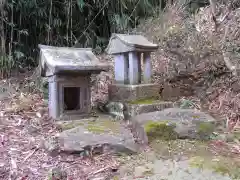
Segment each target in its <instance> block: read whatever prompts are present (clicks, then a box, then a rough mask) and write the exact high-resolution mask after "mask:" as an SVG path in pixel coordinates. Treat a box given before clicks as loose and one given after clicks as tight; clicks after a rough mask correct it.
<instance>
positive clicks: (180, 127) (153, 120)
mask: <svg viewBox="0 0 240 180" xmlns="http://www.w3.org/2000/svg"><path fill="white" fill-rule="evenodd" d="M215 122H216V120H215V119H214V118H213V117H212V116H210V115H208V114H206V113H204V112H201V111H197V110H194V109H180V108H167V109H164V110H162V111H155V112H150V113H144V114H140V115H137V116H135V117H133V118H132V119H131V123H132V132H133V134H134V137H136V138H137V139H138V140H139V141H141V142H142V143H144V144H147V143H148V141H149V139H158V138H159V139H162V138H163V139H168V138H170V139H171V138H181V139H184V138H187V139H201V140H205V139H209V138H210V135H211V134H212V133H213V131H214V129H215V127H216V126H215V125H216V124H215ZM150 127H151V128H152V129H149V128H150ZM159 128H162V129H161V130H160V129H159ZM166 129H168V131H166V132H165V130H166ZM163 130H164V131H163ZM150 134H151V135H150ZM172 135H174V137H173V136H172ZM166 136H169V137H166ZM170 136H172V137H170Z"/></svg>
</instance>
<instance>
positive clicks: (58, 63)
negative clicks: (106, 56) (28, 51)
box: [39, 45, 109, 77]
mask: <svg viewBox="0 0 240 180" xmlns="http://www.w3.org/2000/svg"><path fill="white" fill-rule="evenodd" d="M39 48H40V60H41V64H40V65H41V75H42V76H45V77H47V76H52V75H56V74H59V73H66V72H68V73H69V72H75V73H80V72H84V71H85V72H86V71H88V72H91V71H92V72H101V71H108V70H109V65H108V64H107V63H106V62H105V63H103V62H100V61H99V59H98V58H97V57H96V56H95V55H94V54H93V52H92V49H91V48H70V47H54V46H46V45H39Z"/></svg>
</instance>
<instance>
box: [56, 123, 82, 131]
mask: <svg viewBox="0 0 240 180" xmlns="http://www.w3.org/2000/svg"><path fill="white" fill-rule="evenodd" d="M83 125H84V123H83V122H79V121H71V122H67V123H62V124H60V127H61V129H62V130H63V131H65V130H68V129H73V128H75V127H78V126H83Z"/></svg>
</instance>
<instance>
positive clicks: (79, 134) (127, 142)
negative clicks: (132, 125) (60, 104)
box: [45, 116, 139, 154]
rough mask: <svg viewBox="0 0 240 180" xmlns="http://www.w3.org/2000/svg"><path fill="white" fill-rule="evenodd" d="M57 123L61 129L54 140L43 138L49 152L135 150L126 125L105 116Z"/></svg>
mask: <svg viewBox="0 0 240 180" xmlns="http://www.w3.org/2000/svg"><path fill="white" fill-rule="evenodd" d="M59 126H60V127H61V129H62V130H63V131H62V132H61V133H59V134H57V135H56V137H55V140H54V141H52V138H50V139H47V140H46V141H45V149H47V150H48V151H50V152H51V151H53V150H54V151H55V152H58V153H59V152H65V153H80V152H85V151H91V152H96V153H100V154H102V153H127V154H132V153H136V152H137V151H138V150H139V146H138V145H137V144H136V143H135V140H134V138H133V135H132V133H131V131H130V130H129V129H128V128H126V126H127V125H126V124H124V122H120V121H114V120H113V119H112V118H111V117H109V116H100V117H99V118H95V119H94V118H90V119H82V120H75V121H65V122H64V123H60V124H59ZM106 151H107V152H106ZM108 151H109V152H108Z"/></svg>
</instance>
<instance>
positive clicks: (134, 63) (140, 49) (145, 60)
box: [106, 34, 159, 101]
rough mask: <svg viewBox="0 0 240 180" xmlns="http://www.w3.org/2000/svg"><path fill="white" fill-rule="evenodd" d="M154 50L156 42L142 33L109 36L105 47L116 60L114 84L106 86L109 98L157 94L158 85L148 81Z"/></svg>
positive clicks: (137, 97)
mask: <svg viewBox="0 0 240 180" xmlns="http://www.w3.org/2000/svg"><path fill="white" fill-rule="evenodd" d="M157 49H158V45H157V44H153V43H151V42H149V41H148V40H147V39H146V38H145V37H143V36H141V35H126V34H113V35H112V37H111V39H110V41H109V45H108V47H107V49H106V52H107V53H108V54H112V55H114V61H115V64H114V75H115V84H113V85H110V87H109V98H110V100H112V101H123V100H124V101H135V100H138V99H145V98H149V97H154V96H158V95H159V94H158V93H159V86H158V85H156V84H152V83H151V75H152V72H151V68H152V65H151V56H150V55H151V52H153V51H155V50H157ZM142 67H143V69H142Z"/></svg>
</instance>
